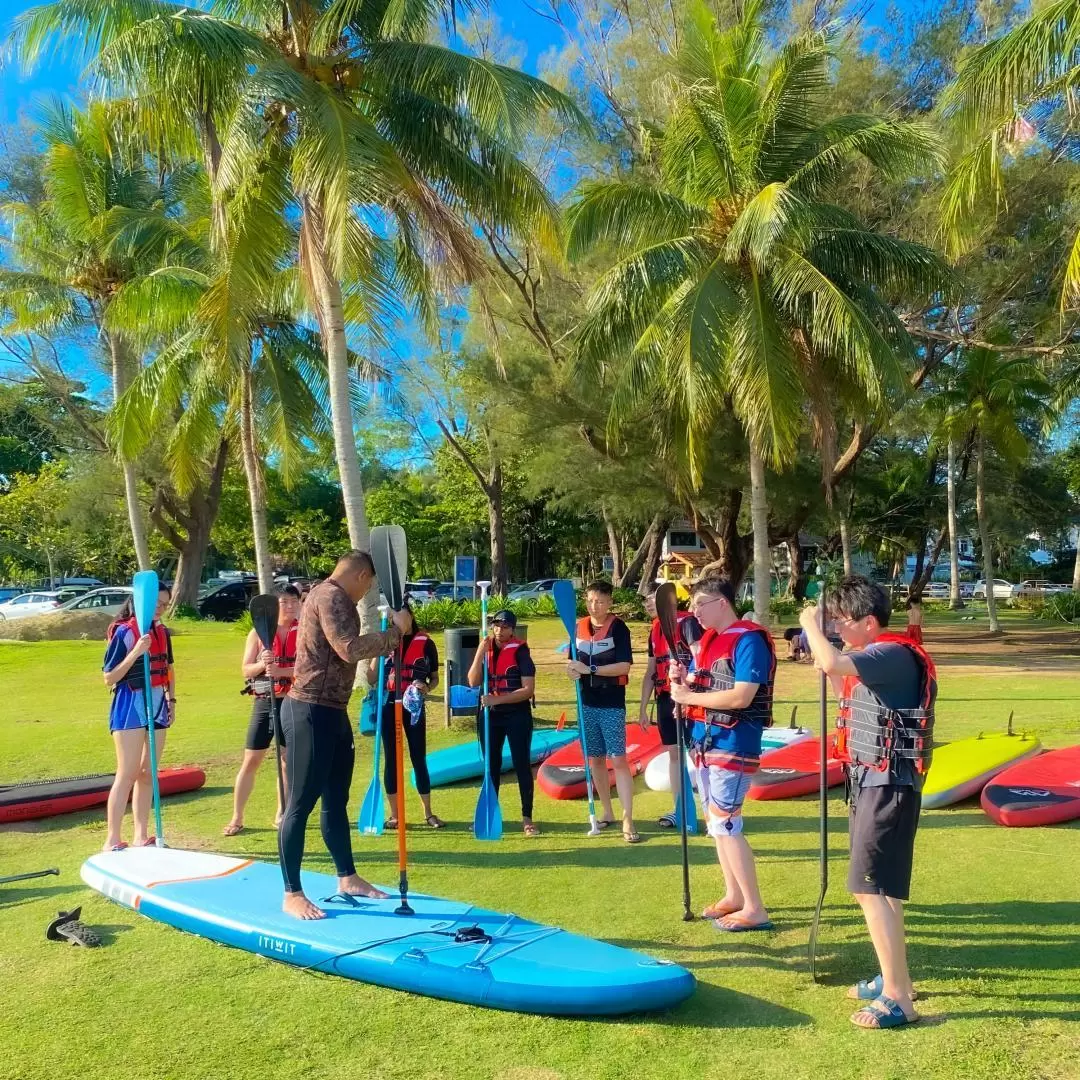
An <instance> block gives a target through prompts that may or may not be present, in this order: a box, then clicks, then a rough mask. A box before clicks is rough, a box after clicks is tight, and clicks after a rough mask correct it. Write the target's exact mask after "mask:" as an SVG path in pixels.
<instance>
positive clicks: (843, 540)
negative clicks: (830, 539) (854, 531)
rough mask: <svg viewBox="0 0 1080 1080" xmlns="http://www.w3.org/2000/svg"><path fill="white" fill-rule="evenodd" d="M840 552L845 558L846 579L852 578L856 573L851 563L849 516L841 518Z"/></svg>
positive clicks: (844, 515)
mask: <svg viewBox="0 0 1080 1080" xmlns="http://www.w3.org/2000/svg"><path fill="white" fill-rule="evenodd" d="M840 550H841V551H842V552H843V556H844V577H851V575H852V574H853V573H855V571H854V570H853V569H852V566H853V564H852V561H851V526H850V525H849V524H848V519H847V514H842V515H841V516H840Z"/></svg>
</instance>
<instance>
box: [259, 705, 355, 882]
mask: <svg viewBox="0 0 1080 1080" xmlns="http://www.w3.org/2000/svg"><path fill="white" fill-rule="evenodd" d="M281 726H282V728H283V730H284V731H285V755H286V761H287V762H288V766H289V804H288V806H286V808H285V815H284V817H282V819H281V828H280V829H279V830H278V853H279V855H280V856H281V873H282V875H283V876H284V878H285V891H286V892H303V887H302V886H301V884H300V863H301V862H302V861H303V858H304V830H305V829H306V828H307V820H308V818H309V817H310V816H311V811H312V810H314V809H315V803H316V802H317V801H318V800H319V799H320V798H321V799H322V816H321V818H320V822H319V823H320V825H321V826H322V835H323V842H324V843H325V844H326V849H327V851H329V852H330V856H331V858H332V859H333V860H334V868H335V870H336V871H337V874H338V877H348V876H349V875H350V874H355V873H356V865H355V863H353V853H352V833H351V831H350V829H349V815H348V812H347V810H346V807H347V805H348V802H349V787H350V786H351V784H352V774H353V761H354V759H355V756H356V752H355V750H354V749H353V733H352V725H351V724H350V723H349V714H348V713H347V712H346V711H345V710H344V709H333V708H330V707H329V706H327V705H312V704H310V703H309V702H306V701H294V700H293V699H292V698H286V699H285V700H284V701H283V702H282V703H281Z"/></svg>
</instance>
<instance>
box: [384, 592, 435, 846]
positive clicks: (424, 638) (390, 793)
mask: <svg viewBox="0 0 1080 1080" xmlns="http://www.w3.org/2000/svg"><path fill="white" fill-rule="evenodd" d="M397 616H400V617H401V618H400V620H399V619H398V617H395V621H396V622H398V625H399V626H402V627H403V629H402V639H401V689H402V692H403V700H404V701H405V702H406V703H408V702H411V703H412V704H414V705H415V706H416V708H414V709H409V708H408V707H406V709H405V724H404V729H405V742H406V743H408V746H409V760H410V761H411V762H412V767H413V775H414V777H415V779H416V794H417V795H419V796H420V802H421V804H422V805H423V807H424V820H425V821H426V822H427V824H428V825H429V826H430V827H431V828H433V829H442V828H444V827H445V825H446V823H445V822H444V821H443V820H442V819H441V818H440V817H438V816H437V815H436V814H435V813H433V812H432V809H431V776H430V775H429V773H428V767H427V709H426V707H425V705H426V701H427V696H428V694H430V693H431V691H432V690H434V689H435V688H436V687H437V686H438V685H439V649H438V647H437V646H436V644H435V640H434V639H433V638H432V637H431V636H430V635H429V634H426V633H424V631H423V630H421V629H420V628H419V627H418V626H417V625H416V618H415V616H414V615H413V612H412V608H411V607H409V605H408V604H406V605H405V606H404V607H403V608H402V609H401V611H399V612H398V613H397ZM395 664H396V657H394V656H391V657H389V658H388V659H387V660H386V661H385V664H384V672H385V678H386V687H385V690H386V693H385V694H384V695H383V711H382V716H381V718H380V721H379V727H380V730H381V733H382V748H383V758H384V765H383V789H384V790H385V791H386V796H387V798H388V799H389V800H390V806H391V807H393V806H394V805H395V802H396V797H397V757H396V752H397V727H396V722H395V717H394V696H395V691H396V690H397V685H398V676H397V672H396V671H395V670H394V666H395ZM366 674H367V681H368V684H369V685H370V686H374V685H375V683H376V681H377V680H378V677H379V660H378V657H374V658H372V660H371V662H370V663H369V664H368V667H367V672H366ZM384 827H385V828H387V829H396V828H397V827H398V820H397V815H396V814H395V813H394V812H393V810H392V809H391V811H390V817H388V818H387V819H386V823H385V826H384Z"/></svg>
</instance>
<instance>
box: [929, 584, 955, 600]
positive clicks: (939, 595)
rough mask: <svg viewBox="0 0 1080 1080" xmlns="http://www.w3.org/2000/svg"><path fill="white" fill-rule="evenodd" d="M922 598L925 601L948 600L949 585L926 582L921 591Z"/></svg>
mask: <svg viewBox="0 0 1080 1080" xmlns="http://www.w3.org/2000/svg"><path fill="white" fill-rule="evenodd" d="M923 596H924V597H925V598H926V599H927V600H948V599H949V583H948V582H947V581H928V582H927V583H926V588H925V589H923Z"/></svg>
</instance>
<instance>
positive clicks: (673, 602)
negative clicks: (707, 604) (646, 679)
mask: <svg viewBox="0 0 1080 1080" xmlns="http://www.w3.org/2000/svg"><path fill="white" fill-rule="evenodd" d="M678 612H679V597H678V595H677V594H676V592H675V586H674V584H672V582H670V581H665V582H664V583H663V584H662V585H661V586H660V587H659V588H658V589H657V590H656V617H657V618H658V619H659V620H660V632H661V633H662V634H663V635H664V641H666V642H667V648H668V657H669V661H668V662H669V663H671V664H675V663H678V662H679V648H678V640H679V614H678ZM683 736H684V732H683V717H682V706H681V705H676V706H675V738H676V746H677V748H678V752H679V806H680V807H681V809H682V813H680V814H679V832H680V834H681V838H682V891H683V922H691V921H692V920H693V918H694V913H693V911H691V909H690V855H689V852H688V850H687V846H686V818H687V812H688V807H687V805H686V760H685V758H684V756H683V755H684V753H685V749H684V746H683Z"/></svg>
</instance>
